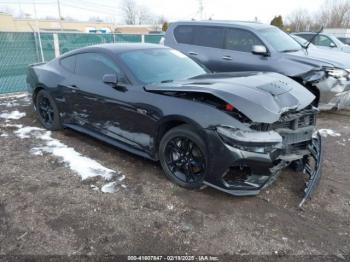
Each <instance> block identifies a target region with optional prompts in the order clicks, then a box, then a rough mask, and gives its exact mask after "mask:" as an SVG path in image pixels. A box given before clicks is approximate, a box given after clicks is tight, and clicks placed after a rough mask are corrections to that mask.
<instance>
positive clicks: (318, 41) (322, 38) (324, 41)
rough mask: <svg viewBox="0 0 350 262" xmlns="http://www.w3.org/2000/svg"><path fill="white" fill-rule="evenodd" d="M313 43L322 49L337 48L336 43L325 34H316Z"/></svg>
mask: <svg viewBox="0 0 350 262" xmlns="http://www.w3.org/2000/svg"><path fill="white" fill-rule="evenodd" d="M313 43H314V44H315V45H317V46H318V47H320V48H324V49H328V50H329V49H337V45H336V43H334V41H333V40H332V39H330V38H329V37H328V36H326V35H318V36H317V37H316V38H315V39H314V41H313Z"/></svg>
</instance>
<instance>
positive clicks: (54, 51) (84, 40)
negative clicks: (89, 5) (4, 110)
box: [0, 32, 162, 94]
mask: <svg viewBox="0 0 350 262" xmlns="http://www.w3.org/2000/svg"><path fill="white" fill-rule="evenodd" d="M161 37H162V35H140V34H87V33H41V34H40V38H39V35H38V34H37V33H30V32H0V94H4V93H12V92H20V91H25V90H26V69H27V66H28V65H29V64H33V63H38V62H41V61H42V59H43V60H44V61H50V60H51V59H53V58H55V56H56V55H58V54H59V53H60V54H64V53H66V52H68V51H71V50H74V49H77V48H81V47H84V46H89V45H95V44H102V43H122V42H124V43H126V42H127V43H141V42H145V43H159V41H160V39H161ZM55 38H56V40H55ZM39 41H40V42H41V45H40V42H39ZM55 44H56V46H55Z"/></svg>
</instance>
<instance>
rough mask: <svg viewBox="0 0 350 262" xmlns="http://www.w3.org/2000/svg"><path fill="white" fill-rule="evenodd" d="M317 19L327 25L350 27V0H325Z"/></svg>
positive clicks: (319, 22)
mask: <svg viewBox="0 0 350 262" xmlns="http://www.w3.org/2000/svg"><path fill="white" fill-rule="evenodd" d="M315 21H316V22H317V23H318V24H322V25H324V26H325V27H331V28H332V27H333V28H334V27H349V26H350V0H325V2H324V4H323V5H322V6H321V8H320V11H319V12H318V13H316V16H315Z"/></svg>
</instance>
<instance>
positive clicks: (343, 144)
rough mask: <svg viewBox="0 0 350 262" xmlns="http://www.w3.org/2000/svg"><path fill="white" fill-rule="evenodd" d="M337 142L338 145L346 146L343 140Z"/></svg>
mask: <svg viewBox="0 0 350 262" xmlns="http://www.w3.org/2000/svg"><path fill="white" fill-rule="evenodd" d="M337 144H338V145H341V146H346V144H345V143H342V142H339V141H337Z"/></svg>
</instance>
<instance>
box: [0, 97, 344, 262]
mask: <svg viewBox="0 0 350 262" xmlns="http://www.w3.org/2000/svg"><path fill="white" fill-rule="evenodd" d="M14 110H17V111H19V112H25V113H26V116H24V117H22V118H20V119H17V120H6V119H4V118H0V146H1V151H0V164H1V169H0V255H103V254H109V255H115V254H195V255H196V254H197V255H199V254H213V255H223V254H226V255H227V254H251V255H257V254H259V255H261V254H265V255H270V254H275V255H276V254H277V255H279V256H285V255H332V257H334V258H337V259H346V258H349V257H348V255H349V251H350V190H349V189H350V171H349V169H350V162H349V155H350V146H349V145H350V115H349V114H347V113H344V112H341V113H336V114H331V113H322V114H320V115H319V119H318V124H317V125H318V128H326V129H332V130H334V131H335V132H337V133H339V134H340V135H341V136H328V137H327V138H326V139H325V159H324V165H323V177H322V179H321V181H320V184H319V186H318V188H317V190H316V192H315V194H314V197H313V199H312V201H308V202H307V203H306V204H305V205H304V208H303V210H300V209H298V208H297V205H298V203H299V202H300V200H301V199H302V196H303V177H302V175H300V174H297V173H294V172H292V171H290V170H286V171H284V172H283V174H282V175H281V176H280V178H279V179H278V181H277V182H276V183H275V184H273V185H272V186H271V187H269V188H268V189H266V190H265V191H264V192H262V193H261V194H260V195H259V196H257V197H241V198H237V197H232V196H230V195H227V194H224V193H221V192H218V191H216V190H213V189H210V188H205V189H202V190H199V191H190V190H186V189H183V188H181V187H179V186H176V185H174V184H172V183H171V182H170V181H168V180H167V179H166V177H165V176H164V175H163V173H162V170H161V168H160V166H159V164H158V163H153V162H151V161H148V160H145V159H143V158H140V157H137V156H134V155H131V154H129V153H127V152H125V151H122V150H119V149H117V148H114V147H112V146H109V145H107V144H105V143H102V142H100V141H98V140H95V139H93V138H90V137H88V136H85V135H82V134H79V133H77V132H75V131H72V130H64V131H60V132H54V133H53V134H52V137H53V138H55V139H58V140H59V141H61V142H62V143H64V144H65V145H67V146H69V147H73V148H74V149H75V150H76V151H77V152H79V153H80V154H82V155H83V156H86V157H89V158H91V159H94V160H96V161H97V162H98V163H100V164H102V165H103V166H104V167H107V168H109V169H113V170H120V171H121V173H122V174H123V175H125V177H126V178H125V180H124V181H123V183H124V184H125V186H126V187H125V188H124V187H118V188H117V192H115V193H102V192H101V191H100V190H98V191H97V190H93V189H92V188H91V186H92V185H96V186H97V187H99V188H100V187H101V186H102V185H104V184H105V183H106V181H104V180H103V179H102V178H90V179H87V180H84V181H82V180H81V178H80V177H79V176H78V175H77V174H76V173H75V172H73V171H72V170H71V169H70V168H69V167H68V166H67V165H65V163H63V162H62V161H61V159H60V158H57V157H55V156H53V155H52V154H49V153H44V154H43V155H34V154H31V153H30V151H31V149H32V148H33V147H36V146H38V144H40V143H42V141H41V140H40V139H39V138H30V139H28V138H27V139H25V138H24V139H21V138H19V137H18V136H16V134H15V133H14V132H15V131H16V130H17V129H18V127H15V126H13V125H15V124H22V125H23V126H38V127H39V123H38V121H37V120H36V117H35V115H34V113H33V112H32V109H31V106H30V104H29V99H28V98H26V97H19V98H18V97H17V98H14V97H12V98H11V97H7V98H4V97H2V98H0V114H1V113H6V112H7V113H11V112H13V111H14ZM6 121H7V122H6Z"/></svg>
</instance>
